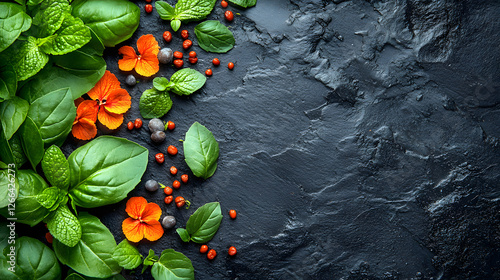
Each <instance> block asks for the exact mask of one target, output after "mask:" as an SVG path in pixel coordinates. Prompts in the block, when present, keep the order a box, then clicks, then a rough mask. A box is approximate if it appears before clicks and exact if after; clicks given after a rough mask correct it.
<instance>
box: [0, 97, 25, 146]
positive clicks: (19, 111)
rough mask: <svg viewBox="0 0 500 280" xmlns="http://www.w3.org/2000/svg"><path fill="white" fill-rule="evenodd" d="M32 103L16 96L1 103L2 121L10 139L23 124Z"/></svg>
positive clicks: (0, 114)
mask: <svg viewBox="0 0 500 280" xmlns="http://www.w3.org/2000/svg"><path fill="white" fill-rule="evenodd" d="M29 107H30V105H29V103H28V101H26V100H24V99H22V98H19V97H17V96H14V97H13V98H12V99H9V100H6V101H4V102H2V103H0V121H1V123H2V129H3V132H4V134H5V137H6V138H7V140H8V139H10V138H11V137H12V135H14V133H16V131H17V130H18V129H19V127H20V126H21V125H22V124H23V122H24V119H25V118H26V115H27V114H28V109H29Z"/></svg>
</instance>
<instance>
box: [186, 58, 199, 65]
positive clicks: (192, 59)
mask: <svg viewBox="0 0 500 280" xmlns="http://www.w3.org/2000/svg"><path fill="white" fill-rule="evenodd" d="M188 60H189V63H191V64H196V63H197V62H198V58H197V57H190V58H189V59H188Z"/></svg>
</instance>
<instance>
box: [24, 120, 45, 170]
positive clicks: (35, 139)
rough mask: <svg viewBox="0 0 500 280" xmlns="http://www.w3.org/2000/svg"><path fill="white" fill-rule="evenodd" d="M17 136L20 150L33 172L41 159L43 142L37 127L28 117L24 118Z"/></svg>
mask: <svg viewBox="0 0 500 280" xmlns="http://www.w3.org/2000/svg"><path fill="white" fill-rule="evenodd" d="M19 136H20V139H21V145H22V149H23V151H24V153H25V154H26V157H27V158H28V160H29V162H30V163H31V166H32V167H33V170H35V169H36V166H37V165H38V163H39V162H40V161H41V160H42V157H43V140H42V135H41V133H40V131H39V130H38V127H37V126H36V124H35V122H34V121H33V119H31V118H30V117H29V116H27V117H26V119H25V120H24V123H23V125H22V126H21V128H20V129H19Z"/></svg>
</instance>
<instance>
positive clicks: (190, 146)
mask: <svg viewBox="0 0 500 280" xmlns="http://www.w3.org/2000/svg"><path fill="white" fill-rule="evenodd" d="M183 147H184V158H185V161H186V163H187V165H188V166H189V168H190V169H191V171H192V172H193V174H194V175H195V176H196V177H201V178H203V179H207V178H209V177H210V176H212V175H213V174H214V173H215V170H216V169H217V159H218V158H219V143H217V140H215V137H214V135H213V134H212V132H210V130H208V129H207V128H206V127H204V126H203V125H201V124H200V123H198V122H195V123H194V124H193V125H191V127H190V128H189V130H188V131H187V133H186V138H185V140H184V142H183ZM190 234H191V232H190Z"/></svg>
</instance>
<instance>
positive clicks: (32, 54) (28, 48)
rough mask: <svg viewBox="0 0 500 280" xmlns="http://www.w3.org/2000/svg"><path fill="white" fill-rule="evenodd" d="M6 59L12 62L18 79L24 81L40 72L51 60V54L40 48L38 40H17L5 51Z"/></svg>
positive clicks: (29, 38) (3, 54) (30, 38)
mask: <svg viewBox="0 0 500 280" xmlns="http://www.w3.org/2000/svg"><path fill="white" fill-rule="evenodd" d="M2 56H3V58H4V59H6V60H7V61H9V62H10V64H11V65H12V67H13V68H14V70H15V71H16V74H17V80H18V81H24V80H26V79H28V78H29V77H31V76H33V75H35V74H36V73H38V72H39V71H40V70H42V68H43V67H44V66H45V64H47V62H48V61H49V56H48V55H47V54H45V53H44V52H42V51H41V50H40V48H38V45H37V40H36V39H35V38H34V37H31V36H30V37H28V38H27V40H24V41H20V40H17V41H16V42H14V44H12V45H11V46H10V47H8V48H7V49H6V50H5V51H4V52H3V53H2Z"/></svg>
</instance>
